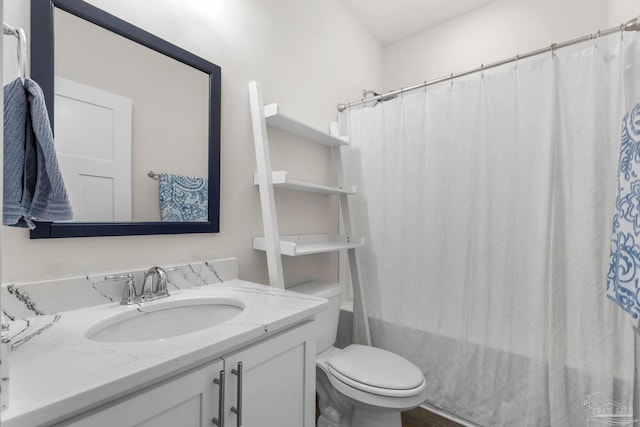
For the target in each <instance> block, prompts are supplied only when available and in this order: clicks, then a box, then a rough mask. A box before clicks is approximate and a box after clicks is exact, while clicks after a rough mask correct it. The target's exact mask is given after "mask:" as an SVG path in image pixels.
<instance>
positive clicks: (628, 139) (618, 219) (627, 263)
mask: <svg viewBox="0 0 640 427" xmlns="http://www.w3.org/2000/svg"><path fill="white" fill-rule="evenodd" d="M612 231H613V235H612V238H611V253H610V263H609V271H608V273H607V297H608V298H610V299H612V300H613V301H615V302H616V303H617V304H618V305H620V307H622V308H623V309H624V310H625V311H627V312H628V313H629V314H630V315H631V318H632V321H633V324H634V326H635V327H636V328H637V327H638V321H639V320H640V319H639V318H638V315H640V300H639V297H640V283H639V281H640V104H637V105H636V106H635V107H633V109H632V110H631V111H630V112H629V113H628V114H627V115H626V116H625V117H624V120H623V122H622V136H621V145H620V160H619V165H618V197H617V198H616V213H615V215H614V217H613V230H612Z"/></svg>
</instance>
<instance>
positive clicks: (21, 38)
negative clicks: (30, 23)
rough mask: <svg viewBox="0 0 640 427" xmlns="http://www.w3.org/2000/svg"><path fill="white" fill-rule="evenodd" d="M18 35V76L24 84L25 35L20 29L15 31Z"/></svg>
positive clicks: (25, 61)
mask: <svg viewBox="0 0 640 427" xmlns="http://www.w3.org/2000/svg"><path fill="white" fill-rule="evenodd" d="M16 32H17V33H18V74H19V76H20V80H22V82H23V83H24V79H25V78H26V77H27V35H26V34H25V32H24V30H23V29H22V28H18V29H16Z"/></svg>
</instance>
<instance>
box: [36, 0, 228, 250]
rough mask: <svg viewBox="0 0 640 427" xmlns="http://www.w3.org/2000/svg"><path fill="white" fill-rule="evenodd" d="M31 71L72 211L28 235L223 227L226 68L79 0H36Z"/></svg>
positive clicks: (168, 231)
mask: <svg viewBox="0 0 640 427" xmlns="http://www.w3.org/2000/svg"><path fill="white" fill-rule="evenodd" d="M31 76H32V78H33V80H35V81H36V82H38V83H39V84H40V86H41V87H42V89H43V91H44V94H45V99H46V103H47V107H48V109H49V116H50V119H51V124H52V127H53V129H54V135H55V145H56V152H57V155H58V161H59V164H60V169H61V171H62V174H63V178H64V180H65V185H66V187H67V191H68V193H69V197H70V200H71V205H72V207H73V210H74V220H73V221H68V222H52V223H49V222H39V223H37V226H36V229H35V230H33V231H31V238H36V239H37V238H55V237H88V236H122V235H142V234H180V233H215V232H218V231H219V215H220V208H219V203H220V108H221V107H220V98H221V89H220V86H221V70H220V67H218V66H217V65H215V64H213V63H211V62H209V61H206V60H204V59H202V58H200V57H198V56H196V55H194V54H192V53H190V52H188V51H186V50H184V49H182V48H180V47H178V46H175V45H173V44H171V43H169V42H167V41H165V40H163V39H161V38H159V37H157V36H154V35H153V34H151V33H149V32H146V31H144V30H142V29H140V28H138V27H136V26H134V25H132V24H130V23H128V22H125V21H123V20H122V19H120V18H117V17H115V16H113V15H111V14H109V13H107V12H105V11H103V10H101V9H98V8H96V7H95V6H93V5H91V4H89V3H86V2H84V1H82V0H32V1H31ZM160 175H163V178H162V185H161V183H160ZM191 178H193V179H191ZM205 184H208V190H207V191H205V190H204V189H203V188H204V185H205ZM172 185H174V187H172ZM175 185H177V186H178V187H177V190H176V191H173V192H171V191H166V190H167V189H170V188H174V190H175V189H176V187H175ZM161 189H162V191H161ZM161 193H162V197H161ZM161 199H162V209H161V207H160V204H161V203H160V201H161ZM171 204H174V205H179V206H178V208H182V209H183V210H182V213H180V212H179V214H178V215H175V214H174V213H173V212H172V211H171V206H170V205H171ZM185 208H186V209H185Z"/></svg>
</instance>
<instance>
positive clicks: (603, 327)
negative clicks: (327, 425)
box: [340, 34, 640, 427]
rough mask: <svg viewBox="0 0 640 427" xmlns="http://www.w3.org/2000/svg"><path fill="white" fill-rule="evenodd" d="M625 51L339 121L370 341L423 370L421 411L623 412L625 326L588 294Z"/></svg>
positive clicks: (625, 77)
mask: <svg viewBox="0 0 640 427" xmlns="http://www.w3.org/2000/svg"><path fill="white" fill-rule="evenodd" d="M638 40H639V39H638V36H637V35H634V34H626V35H625V37H624V41H623V42H621V39H620V36H619V35H618V36H612V37H608V38H607V39H606V40H604V39H601V40H599V41H598V42H597V43H598V44H597V45H594V44H593V43H591V44H589V45H584V44H583V45H581V46H580V47H579V48H575V49H572V50H568V49H564V50H560V51H558V52H556V55H555V56H553V57H552V55H551V54H548V55H544V56H538V57H536V58H534V59H531V60H527V61H519V63H517V64H511V65H507V66H504V67H502V68H500V69H498V70H497V71H495V72H491V73H489V72H485V73H483V74H481V73H478V74H476V75H474V76H472V77H471V78H469V79H467V80H465V81H454V82H453V83H452V84H449V83H445V84H442V85H440V86H439V87H436V88H428V89H426V90H419V91H415V92H413V93H410V94H405V95H404V96H400V97H397V98H396V99H394V100H392V101H387V102H384V103H380V104H378V105H376V106H375V107H373V108H371V107H367V108H360V109H352V110H350V111H347V112H345V113H343V114H342V115H341V117H340V119H341V125H342V126H343V129H344V130H345V131H346V132H347V134H348V135H350V137H351V146H350V149H349V150H348V157H349V158H350V159H349V163H348V165H349V168H350V172H351V174H352V177H351V178H352V180H353V181H354V182H355V183H356V184H357V185H358V189H359V195H358V196H356V197H355V198H354V202H355V203H354V205H355V209H354V219H355V224H356V229H357V231H358V233H359V234H360V235H362V236H364V237H365V238H366V242H367V244H366V247H365V248H363V249H362V250H361V251H360V252H359V256H360V266H361V274H362V282H363V284H364V293H365V300H366V302H367V304H368V310H369V316H370V318H371V330H372V338H373V344H374V345H376V346H380V347H383V348H387V349H390V350H393V351H395V352H397V353H399V354H401V355H403V356H405V357H407V358H408V359H410V360H411V361H413V362H414V363H415V364H417V365H418V366H419V367H420V368H421V369H422V370H423V372H424V375H425V378H426V381H427V386H428V398H427V402H428V403H430V404H432V405H434V406H436V407H439V408H442V409H444V410H446V411H448V412H450V413H453V414H455V415H457V416H459V417H461V418H464V419H467V420H469V421H472V422H474V423H477V424H480V425H483V426H562V427H564V426H585V425H589V423H590V422H591V421H593V420H595V418H593V416H595V414H596V412H597V410H598V409H599V408H600V406H601V405H605V406H606V404H607V403H608V404H609V405H610V406H611V405H613V407H616V405H619V407H626V408H627V409H628V410H629V411H631V410H632V405H633V386H634V384H633V382H634V332H633V329H632V327H631V323H630V321H629V320H628V319H627V317H626V316H625V313H624V312H623V311H622V310H621V309H620V308H619V307H617V306H616V305H615V304H614V303H613V302H611V301H609V300H607V298H606V297H605V294H604V289H605V283H606V274H607V263H608V260H609V242H610V236H611V226H612V223H611V220H612V216H613V211H614V204H615V193H616V170H617V160H618V150H619V141H620V128H621V121H622V118H623V116H624V113H625V111H626V110H627V109H629V108H630V107H631V106H632V105H633V104H635V103H636V102H639V101H640V93H638V91H637V90H636V88H637V87H639V86H638V84H637V80H638V77H640V62H638V61H639V60H640V49H639V48H638V45H639V42H638ZM602 408H604V406H603V407H602ZM602 408H600V409H602ZM635 418H640V413H637V414H636V417H635ZM603 420H604V419H602V418H600V421H603ZM600 425H602V424H600Z"/></svg>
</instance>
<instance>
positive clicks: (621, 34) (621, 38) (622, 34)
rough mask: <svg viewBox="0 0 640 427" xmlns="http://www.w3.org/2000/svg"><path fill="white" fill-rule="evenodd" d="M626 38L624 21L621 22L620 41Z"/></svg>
mask: <svg viewBox="0 0 640 427" xmlns="http://www.w3.org/2000/svg"><path fill="white" fill-rule="evenodd" d="M623 40H624V22H623V23H622V24H620V41H623Z"/></svg>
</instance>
